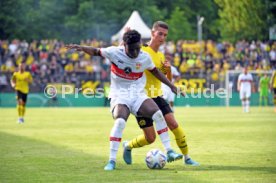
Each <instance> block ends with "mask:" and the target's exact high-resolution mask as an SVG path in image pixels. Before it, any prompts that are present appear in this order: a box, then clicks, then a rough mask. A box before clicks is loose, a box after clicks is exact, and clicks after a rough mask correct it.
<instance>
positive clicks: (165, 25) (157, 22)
mask: <svg viewBox="0 0 276 183" xmlns="http://www.w3.org/2000/svg"><path fill="white" fill-rule="evenodd" d="M158 27H162V28H164V29H167V30H169V25H168V24H167V23H166V22H163V21H156V22H154V24H153V26H152V30H155V29H157V28H158Z"/></svg>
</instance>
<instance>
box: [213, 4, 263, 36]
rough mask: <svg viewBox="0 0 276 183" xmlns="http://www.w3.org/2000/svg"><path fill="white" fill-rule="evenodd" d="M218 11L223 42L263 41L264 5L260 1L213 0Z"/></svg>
mask: <svg viewBox="0 0 276 183" xmlns="http://www.w3.org/2000/svg"><path fill="white" fill-rule="evenodd" d="M215 2H216V3H217V4H218V5H219V7H220V8H221V9H220V10H219V16H220V20H219V25H220V27H221V30H220V32H221V36H222V38H223V39H224V40H230V41H237V40H240V39H248V40H252V39H264V38H266V37H267V35H266V34H264V32H266V31H264V30H265V27H266V25H265V18H266V17H265V14H264V12H265V4H264V3H263V2H262V1H261V0H254V1H252V0H240V1H232V0H215Z"/></svg>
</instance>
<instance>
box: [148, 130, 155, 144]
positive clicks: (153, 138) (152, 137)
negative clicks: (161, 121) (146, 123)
mask: <svg viewBox="0 0 276 183" xmlns="http://www.w3.org/2000/svg"><path fill="white" fill-rule="evenodd" d="M146 139H147V141H148V143H149V144H151V143H153V142H154V141H155V139H156V135H155V133H153V134H150V135H147V136H146Z"/></svg>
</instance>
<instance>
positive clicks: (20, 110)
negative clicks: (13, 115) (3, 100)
mask: <svg viewBox="0 0 276 183" xmlns="http://www.w3.org/2000/svg"><path fill="white" fill-rule="evenodd" d="M16 108H17V112H18V116H19V117H20V118H21V117H23V116H24V114H25V106H23V105H17V107H16Z"/></svg>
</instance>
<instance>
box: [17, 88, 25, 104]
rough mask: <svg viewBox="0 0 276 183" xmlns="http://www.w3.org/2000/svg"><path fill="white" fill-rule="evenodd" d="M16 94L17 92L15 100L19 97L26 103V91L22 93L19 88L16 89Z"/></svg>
mask: <svg viewBox="0 0 276 183" xmlns="http://www.w3.org/2000/svg"><path fill="white" fill-rule="evenodd" d="M16 94H17V97H16V99H17V100H19V99H21V100H22V101H23V102H24V103H25V104H26V102H27V96H28V94H27V93H22V92H21V91H19V90H16Z"/></svg>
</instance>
